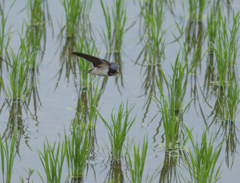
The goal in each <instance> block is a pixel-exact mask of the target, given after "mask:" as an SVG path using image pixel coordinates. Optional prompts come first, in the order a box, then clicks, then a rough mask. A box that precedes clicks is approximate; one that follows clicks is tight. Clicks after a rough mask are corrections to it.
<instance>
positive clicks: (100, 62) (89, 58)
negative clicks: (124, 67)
mask: <svg viewBox="0 0 240 183" xmlns="http://www.w3.org/2000/svg"><path fill="white" fill-rule="evenodd" d="M72 54H74V55H77V56H79V57H82V58H84V59H85V60H87V61H89V62H91V63H92V64H93V66H94V67H107V68H108V67H109V66H110V63H109V62H108V61H106V60H103V59H100V58H98V57H94V56H92V55H88V54H85V53H79V52H72Z"/></svg>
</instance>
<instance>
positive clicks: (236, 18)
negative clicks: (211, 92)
mask: <svg viewBox="0 0 240 183" xmlns="http://www.w3.org/2000/svg"><path fill="white" fill-rule="evenodd" d="M232 16H233V22H232V27H231V28H230V29H229V32H230V35H228V34H229V33H228V31H227V30H228V25H227V21H226V17H224V18H221V29H219V31H218V37H217V40H216V44H215V45H214V52H215V55H216V70H217V73H216V75H217V80H216V81H213V82H212V83H214V84H217V85H220V86H222V87H224V86H226V85H229V78H230V77H231V73H232V70H233V66H234V65H235V64H236V59H237V54H238V40H239V37H238V33H239V26H240V13H239V12H238V13H237V14H236V15H235V14H234V12H233V14H232ZM212 67H214V66H212Z"/></svg>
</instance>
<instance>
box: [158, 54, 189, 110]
mask: <svg viewBox="0 0 240 183" xmlns="http://www.w3.org/2000/svg"><path fill="white" fill-rule="evenodd" d="M179 55H180V53H178V55H177V57H176V60H175V64H174V66H173V65H172V64H171V63H170V64H171V67H172V71H173V75H172V77H171V76H169V77H170V81H168V80H167V78H166V76H165V74H164V73H163V70H162V69H161V68H159V69H160V70H161V72H162V77H163V79H164V81H165V83H166V86H167V91H168V105H169V107H170V109H171V110H176V111H179V110H181V109H182V108H183V99H184V96H185V93H186V88H187V80H188V75H189V73H190V70H191V69H188V64H187V63H182V62H180V59H179ZM156 80H157V84H158V88H159V90H160V92H161V93H162V86H161V82H160V80H159V79H158V78H157V76H156Z"/></svg>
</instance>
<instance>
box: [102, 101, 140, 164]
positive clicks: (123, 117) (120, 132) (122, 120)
mask: <svg viewBox="0 0 240 183" xmlns="http://www.w3.org/2000/svg"><path fill="white" fill-rule="evenodd" d="M133 107H134V106H133V105H131V106H130V107H129V106H128V102H127V104H126V107H125V108H126V109H125V111H124V104H123V103H121V104H120V106H119V108H118V114H117V116H114V115H113V112H112V114H111V118H112V122H111V123H110V124H109V123H108V122H107V121H106V120H105V119H104V118H103V117H102V116H101V114H100V113H99V116H100V118H101V119H102V121H103V123H104V125H105V127H106V128H107V130H108V137H109V140H110V144H111V155H112V159H119V158H121V156H122V150H123V145H124V141H125V139H126V136H127V134H128V132H129V130H130V129H131V127H132V125H133V123H134V121H135V119H136V116H135V117H134V118H132V119H129V115H130V113H131V111H132V110H133Z"/></svg>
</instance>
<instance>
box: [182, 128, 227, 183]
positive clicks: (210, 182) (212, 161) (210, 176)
mask: <svg viewBox="0 0 240 183" xmlns="http://www.w3.org/2000/svg"><path fill="white" fill-rule="evenodd" d="M185 129H186V131H187V133H188V136H189V139H190V141H191V144H192V147H193V149H192V150H191V149H190V150H189V160H186V163H187V166H186V167H185V168H186V169H187V170H188V171H189V174H190V177H191V181H193V182H196V183H198V182H199V183H200V182H206V183H214V182H217V181H218V180H219V179H220V177H221V173H220V168H221V165H220V166H219V167H218V168H217V167H216V163H217V160H218V157H219V154H220V151H221V147H222V143H223V141H222V142H220V143H219V144H218V145H217V147H214V145H213V135H211V138H210V139H209V140H208V138H207V130H205V131H204V132H203V134H202V139H201V144H199V143H198V141H195V140H194V138H193V135H192V131H191V130H189V129H188V128H187V127H185ZM216 168H217V169H216ZM182 178H183V177H182ZM183 180H184V182H189V181H186V180H185V179H184V178H183Z"/></svg>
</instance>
